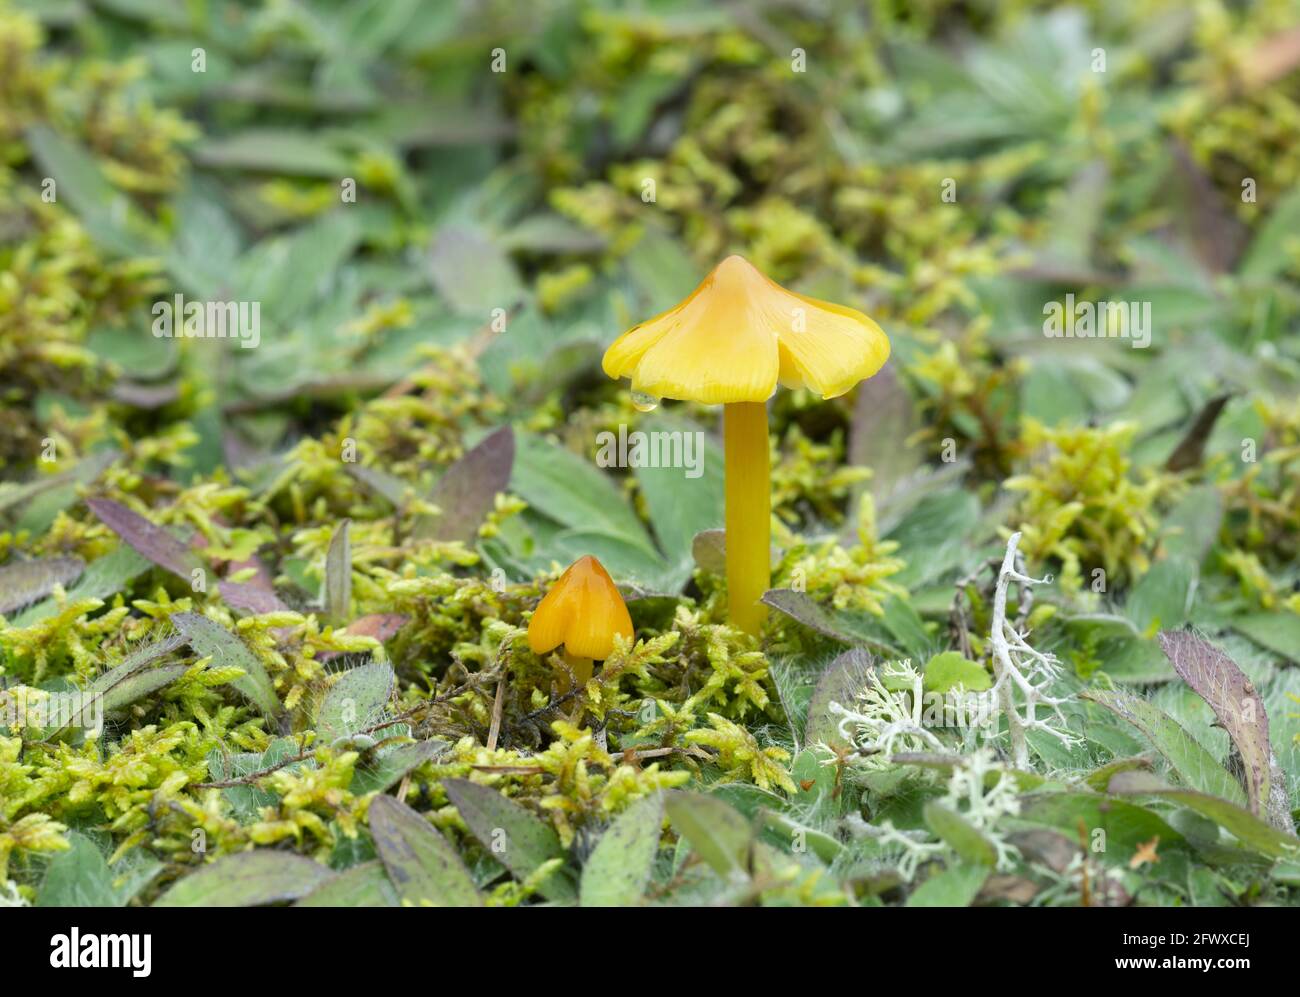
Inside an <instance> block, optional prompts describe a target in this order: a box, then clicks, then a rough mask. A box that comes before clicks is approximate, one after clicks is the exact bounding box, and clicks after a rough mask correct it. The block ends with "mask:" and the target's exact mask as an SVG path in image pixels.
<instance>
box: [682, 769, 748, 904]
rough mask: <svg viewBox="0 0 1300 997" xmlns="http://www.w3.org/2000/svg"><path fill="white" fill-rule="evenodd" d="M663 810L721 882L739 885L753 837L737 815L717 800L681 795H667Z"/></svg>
mask: <svg viewBox="0 0 1300 997" xmlns="http://www.w3.org/2000/svg"><path fill="white" fill-rule="evenodd" d="M664 807H665V809H666V810H667V811H668V820H669V821H670V822H671V823H672V825H673V829H674V830H675V831H677V833H678V834H680V835H682V836H683V837H684V838H686V840H687V841H689V842H690V843H691V847H692V848H693V849H694V850H695V853H696V854H697V855H699V856H700V858H702V859H704V861H705V862H707V863H708V864H709V868H711V869H712V870H713V871H714V872H716V873H717V874H718V875H719V876H721V877H722V878H723V880H725V881H726V882H729V883H734V882H743V881H744V880H746V879H747V878H748V877H749V865H750V848H751V847H752V845H753V839H754V833H753V828H752V826H751V825H750V823H749V821H747V820H746V819H745V818H744V817H743V816H741V814H739V813H738V812H737V811H735V810H734V809H732V808H731V807H729V806H727V804H725V803H723V802H722V801H721V800H718V799H714V798H713V797H710V796H705V795H704V794H702V793H686V792H681V791H674V792H671V793H669V794H668V795H667V798H666V800H665V803H664Z"/></svg>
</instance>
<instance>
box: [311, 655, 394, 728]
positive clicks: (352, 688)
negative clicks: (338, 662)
mask: <svg viewBox="0 0 1300 997" xmlns="http://www.w3.org/2000/svg"><path fill="white" fill-rule="evenodd" d="M396 681H397V677H396V676H395V675H394V674H393V668H392V666H391V665H387V664H381V663H378V662H374V663H371V664H368V665H359V666H357V667H356V668H350V669H348V670H347V671H346V672H344V673H343V675H342V676H341V677H340V678H339V680H338V681H337V682H335V683H334V684H333V685H332V686H330V689H329V692H327V693H325V698H324V700H323V701H322V702H321V707H320V711H319V712H318V713H317V715H316V733H317V735H319V737H320V740H321V742H322V743H324V744H332V743H333V742H334V741H336V740H337V739H338V738H341V737H346V736H348V735H349V734H355V733H356V732H357V731H359V730H361V729H362V728H364V727H366V726H368V725H369V724H371V723H373V722H374V721H375V720H377V719H378V718H379V715H380V714H381V713H382V712H383V710H384V707H385V706H387V705H388V699H389V697H390V696H391V695H392V694H393V686H394V684H395V683H396Z"/></svg>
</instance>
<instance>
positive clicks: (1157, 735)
mask: <svg viewBox="0 0 1300 997" xmlns="http://www.w3.org/2000/svg"><path fill="white" fill-rule="evenodd" d="M1079 695H1080V697H1081V698H1083V699H1087V700H1091V701H1092V702H1094V703H1097V704H1098V705H1100V706H1104V707H1105V708H1106V709H1108V710H1110V711H1111V712H1112V713H1114V714H1115V715H1116V716H1117V717H1120V718H1121V719H1123V720H1127V721H1128V722H1129V723H1131V724H1132V725H1133V726H1134V727H1136V728H1137V729H1138V730H1140V731H1141V732H1142V734H1143V736H1144V737H1146V739H1147V740H1148V741H1150V742H1151V746H1152V747H1153V748H1155V749H1156V750H1157V751H1158V752H1160V754H1161V755H1162V756H1163V757H1164V758H1165V760H1166V761H1167V762H1169V764H1170V766H1171V767H1172V768H1173V770H1174V771H1175V772H1177V773H1178V778H1179V779H1180V780H1182V781H1183V782H1184V783H1186V784H1187V785H1188V786H1190V787H1192V788H1193V789H1200V790H1204V791H1205V792H1207V793H1213V794H1214V795H1215V796H1220V797H1222V798H1224V799H1225V800H1233V801H1234V802H1240V803H1245V802H1246V794H1245V792H1244V791H1243V790H1242V788H1241V784H1240V783H1238V782H1237V780H1236V779H1234V778H1233V777H1232V775H1231V774H1230V773H1229V772H1228V770H1227V769H1225V768H1224V767H1223V766H1222V765H1220V764H1219V762H1218V760H1217V759H1216V758H1215V757H1214V756H1213V755H1212V754H1210V753H1209V752H1208V751H1206V750H1205V748H1203V747H1201V744H1200V742H1198V741H1197V740H1196V739H1195V738H1194V737H1192V735H1190V734H1189V733H1187V731H1185V730H1183V728H1182V727H1181V726H1179V724H1178V723H1177V722H1176V721H1175V720H1173V719H1172V718H1171V717H1169V716H1168V715H1167V714H1166V713H1165V712H1164V711H1163V710H1161V709H1160V708H1159V707H1157V706H1154V705H1153V704H1151V703H1149V702H1147V701H1146V700H1145V699H1142V698H1140V697H1138V696H1134V695H1131V694H1130V693H1127V692H1122V691H1119V690H1115V691H1108V690H1105V689H1088V690H1085V691H1084V692H1082V693H1080V694H1079Z"/></svg>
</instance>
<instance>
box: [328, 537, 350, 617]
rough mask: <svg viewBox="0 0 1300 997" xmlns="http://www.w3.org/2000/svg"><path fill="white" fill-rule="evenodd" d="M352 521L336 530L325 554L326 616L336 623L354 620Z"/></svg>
mask: <svg viewBox="0 0 1300 997" xmlns="http://www.w3.org/2000/svg"><path fill="white" fill-rule="evenodd" d="M351 526H352V521H351V520H350V519H345V520H343V521H342V522H340V523H339V525H338V526H336V527H335V528H334V535H333V536H331V537H330V546H329V550H328V551H327V552H326V554H325V615H326V616H328V617H329V618H330V619H331V620H333V621H334V622H335V623H347V622H348V620H350V619H352V543H351V540H350V537H349V530H350V528H351Z"/></svg>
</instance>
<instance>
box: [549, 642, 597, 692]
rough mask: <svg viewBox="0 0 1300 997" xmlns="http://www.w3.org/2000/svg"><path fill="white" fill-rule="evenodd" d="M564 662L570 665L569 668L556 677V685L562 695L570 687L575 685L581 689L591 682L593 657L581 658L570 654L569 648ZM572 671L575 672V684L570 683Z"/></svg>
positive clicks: (565, 653)
mask: <svg viewBox="0 0 1300 997" xmlns="http://www.w3.org/2000/svg"><path fill="white" fill-rule="evenodd" d="M564 663H565V664H566V665H568V666H569V667H568V669H567V670H565V671H562V672H560V673H559V674H558V675H557V676H556V677H555V685H556V688H557V689H558V690H559V694H560V695H561V696H563V695H564V694H565V693H567V692H568V691H569V690H570V689H573V688H575V687H576V688H579V689H581V688H582V687H583V686H584V685H586V684H587V683H588V682H590V681H591V672H592V669H593V667H594V665H593V662H592V660H591V658H580V657H578V656H577V655H576V654H570V653H569V652H568V649H567V648H566V649H565V652H564ZM570 672H572V673H573V685H570V684H569V673H570Z"/></svg>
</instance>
